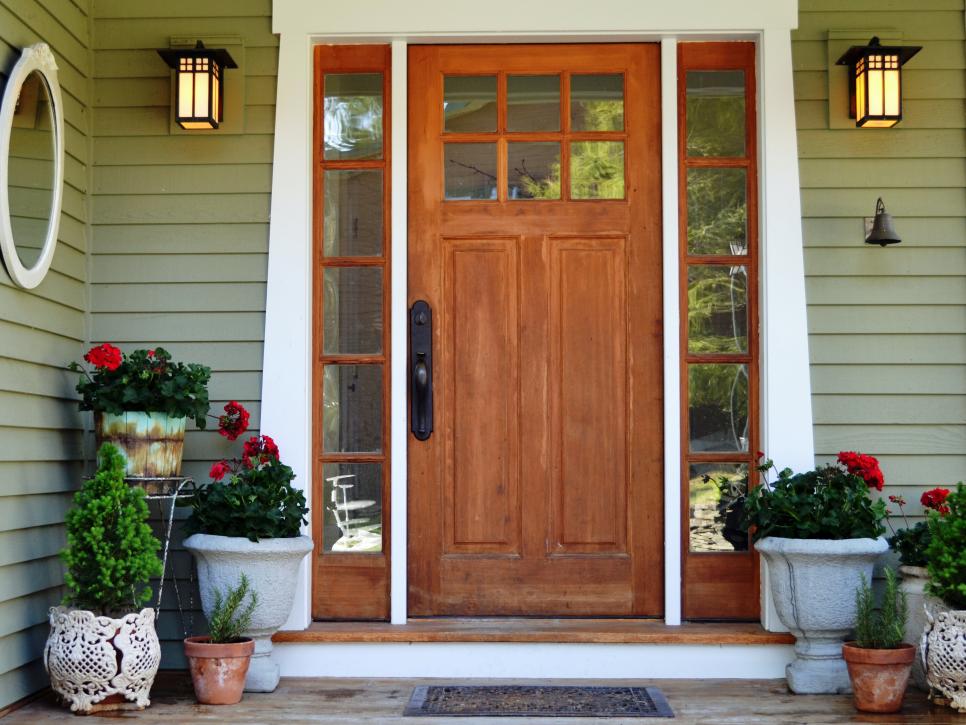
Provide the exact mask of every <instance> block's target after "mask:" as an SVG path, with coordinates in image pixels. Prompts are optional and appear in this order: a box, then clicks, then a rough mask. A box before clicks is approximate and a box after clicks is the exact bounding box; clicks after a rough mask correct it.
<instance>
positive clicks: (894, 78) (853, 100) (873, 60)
mask: <svg viewBox="0 0 966 725" xmlns="http://www.w3.org/2000/svg"><path fill="white" fill-rule="evenodd" d="M920 50H922V47H921V46H917V45H907V46H883V45H881V44H880V43H879V39H878V38H872V40H870V41H869V44H868V45H853V46H852V47H851V48H849V49H848V50H847V51H846V52H845V54H844V55H843V56H842V57H841V58H839V59H838V60H837V61H836V65H846V66H848V67H849V74H850V75H849V118H854V119H855V125H856V126H858V127H859V128H890V127H891V126H895V125H896V124H897V123H899V121H901V120H902V76H901V72H902V71H901V70H900V69H901V68H902V66H903V65H905V64H906V61H907V60H909V59H910V58H911V57H912V56H914V55H915V54H916V53H918V52H919V51H920Z"/></svg>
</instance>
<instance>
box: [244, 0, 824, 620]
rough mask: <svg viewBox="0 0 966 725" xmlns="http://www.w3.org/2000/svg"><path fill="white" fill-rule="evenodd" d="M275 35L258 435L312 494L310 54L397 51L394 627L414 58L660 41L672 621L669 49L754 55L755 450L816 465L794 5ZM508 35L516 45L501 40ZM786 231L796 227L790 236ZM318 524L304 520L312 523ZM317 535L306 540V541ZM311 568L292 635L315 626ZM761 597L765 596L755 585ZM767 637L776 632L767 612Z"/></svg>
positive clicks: (675, 615) (286, 6)
mask: <svg viewBox="0 0 966 725" xmlns="http://www.w3.org/2000/svg"><path fill="white" fill-rule="evenodd" d="M273 5H274V8H273V17H272V25H273V30H274V32H276V33H278V34H280V38H281V41H280V47H279V63H278V88H277V99H276V107H275V112H276V119H275V152H274V165H273V174H272V179H273V180H272V206H271V224H270V230H269V258H268V283H267V292H266V308H265V343H264V344H265V347H264V362H263V372H262V416H261V425H260V427H261V430H262V431H264V432H265V433H267V434H269V435H272V436H273V437H275V438H277V439H278V440H279V441H280V443H281V445H282V447H283V449H284V451H285V458H286V461H287V462H288V463H290V465H291V466H292V468H293V469H294V470H295V473H296V475H297V479H296V481H297V483H298V484H299V485H301V486H302V487H303V488H304V490H305V491H306V493H307V494H309V493H310V490H309V489H310V488H311V485H310V484H311V472H312V470H313V467H312V434H311V431H312V418H313V415H312V408H311V401H312V394H311V390H312V387H311V382H312V356H311V350H312V344H311V330H312V293H311V290H312V279H311V275H312V241H311V240H312V178H313V174H312V168H311V164H312V158H313V154H312V78H313V71H312V46H313V45H315V44H319V43H391V44H392V160H393V165H392V175H391V178H392V217H391V220H390V224H391V238H392V242H391V253H392V278H391V282H390V284H391V312H390V318H391V323H392V346H393V350H394V351H395V354H394V355H393V356H392V369H391V372H390V376H391V383H392V396H391V401H390V411H389V414H390V423H391V438H390V440H391V444H392V456H391V461H390V464H391V473H390V484H391V497H392V498H391V503H392V514H391V516H392V518H391V530H392V541H391V546H392V558H391V620H392V622H393V623H395V624H402V623H405V622H406V599H407V583H406V565H407V562H406V555H407V531H406V514H407V511H406V502H407V480H406V470H407V461H406V447H407V437H408V433H407V425H406V421H407V415H406V388H407V383H406V381H407V360H406V355H405V350H406V347H407V341H406V329H407V324H406V300H407V288H406V280H407V255H408V246H407V214H406V212H407V209H406V205H407V180H408V169H407V155H406V154H407V132H406V131H407V130H406V123H407V108H406V104H407V87H406V86H407V83H406V81H407V71H406V59H407V45H408V44H409V43H417V42H418V43H442V42H447V43H452V42H462V43H473V42H488V43H499V42H510V41H515V42H531V43H534V42H588V43H590V42H618V41H619V42H660V43H661V46H662V48H661V60H662V69H661V81H662V92H661V105H662V107H661V117H662V129H663V130H662V162H663V169H662V176H663V180H662V188H663V194H664V200H663V221H664V225H663V227H664V232H663V234H664V254H663V273H664V285H665V294H664V330H665V333H664V376H665V383H664V385H665V389H664V393H665V395H664V400H665V408H664V422H665V429H664V430H665V442H664V449H665V466H664V477H665V478H664V483H665V510H664V526H665V565H664V566H665V621H666V622H667V623H668V624H679V623H680V622H681V551H680V541H681V530H680V521H681V517H680V514H681V511H680V485H681V480H680V444H679V441H680V436H679V433H680V412H681V411H680V403H679V384H680V380H679V373H678V370H679V365H678V362H679V346H678V342H679V340H678V319H679V314H678V296H677V292H678V290H677V285H678V184H677V168H678V159H677V153H678V149H677V54H676V46H677V41H678V40H722V39H742V40H749V39H751V40H755V41H756V42H757V43H758V75H759V78H758V110H759V116H758V117H759V129H760V130H759V158H760V160H761V163H760V170H759V173H760V189H761V192H760V193H761V200H760V206H759V208H760V214H761V219H760V229H761V244H760V249H761V266H760V269H761V303H762V304H761V309H762V313H761V320H760V323H761V339H762V345H761V350H762V409H761V411H760V414H761V416H762V426H761V430H762V446H763V449H764V450H767V451H768V454H769V456H770V457H772V458H774V459H775V460H777V461H780V462H781V463H782V465H788V466H791V467H792V468H798V469H804V468H810V467H812V466H813V465H814V445H813V442H812V414H811V391H810V385H809V369H808V338H807V328H806V318H805V277H804V264H803V255H802V235H801V225H800V224H799V223H798V220H800V219H801V206H800V201H799V178H798V155H797V144H796V136H795V108H794V96H793V88H792V56H791V35H790V33H791V30H792V29H793V28H795V27H796V26H797V23H798V7H797V2H796V0H677V1H676V2H674V3H661V4H655V3H643V2H640V1H639V0H612V1H611V2H608V3H598V4H597V5H595V6H593V9H592V10H590V9H588V7H589V6H587V4H586V3H584V2H577V0H536V1H535V2H531V3H526V4H522V5H521V4H519V3H517V2H513V1H512V0H490V2H488V3H475V4H473V5H472V6H471V5H470V4H465V3H449V4H445V3H437V2H433V0H406V2H398V0H372V1H371V2H368V3H364V4H355V5H352V4H345V3H340V4H339V5H338V8H336V7H334V3H319V2H316V1H314V0H274V3H273ZM508 22H512V24H513V27H514V31H513V32H512V33H511V34H508V33H507V32H505V31H501V30H499V28H500V27H504V26H506V25H507V23H508ZM789 220H792V223H789ZM313 513H314V512H312V513H310V516H311V515H313ZM307 532H308V533H310V532H311V526H309V527H307ZM310 559H311V558H308V559H306V560H304V561H303V562H302V567H301V569H300V574H299V587H298V593H297V596H296V602H295V606H294V608H293V611H292V614H291V616H290V617H289V620H288V622H287V623H286V625H285V628H286V629H305V628H306V627H307V626H308V625H309V624H310V622H311V591H312V588H311V586H310V577H311V575H312V566H311V561H310ZM762 591H763V592H764V591H767V587H766V586H763V587H762ZM762 618H763V623H764V624H765V626H766V628H775V627H776V626H777V622H776V620H775V618H774V614H773V612H772V611H771V608H770V606H767V605H766V606H763V607H762Z"/></svg>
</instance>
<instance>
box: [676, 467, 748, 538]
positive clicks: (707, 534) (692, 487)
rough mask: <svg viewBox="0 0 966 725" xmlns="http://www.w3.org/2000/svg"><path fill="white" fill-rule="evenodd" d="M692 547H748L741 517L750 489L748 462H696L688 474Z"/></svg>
mask: <svg viewBox="0 0 966 725" xmlns="http://www.w3.org/2000/svg"><path fill="white" fill-rule="evenodd" d="M688 479H689V480H688V494H689V498H690V502H691V505H690V526H689V529H690V531H689V541H690V545H689V548H690V550H691V551H698V552H701V551H748V534H747V533H746V532H744V531H742V530H741V527H740V524H741V517H742V515H743V514H744V509H745V494H746V493H747V492H748V465H747V464H745V463H692V464H691V465H690V467H689V474H688Z"/></svg>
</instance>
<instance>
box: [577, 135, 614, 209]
mask: <svg viewBox="0 0 966 725" xmlns="http://www.w3.org/2000/svg"><path fill="white" fill-rule="evenodd" d="M570 198H571V199H623V198H624V142H623V141H575V142H572V143H571V144H570Z"/></svg>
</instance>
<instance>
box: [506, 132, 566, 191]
mask: <svg viewBox="0 0 966 725" xmlns="http://www.w3.org/2000/svg"><path fill="white" fill-rule="evenodd" d="M507 173H508V182H509V188H508V190H507V198H508V199H559V198H560V144H559V143H509V144H507Z"/></svg>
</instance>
